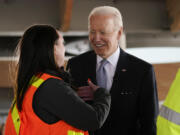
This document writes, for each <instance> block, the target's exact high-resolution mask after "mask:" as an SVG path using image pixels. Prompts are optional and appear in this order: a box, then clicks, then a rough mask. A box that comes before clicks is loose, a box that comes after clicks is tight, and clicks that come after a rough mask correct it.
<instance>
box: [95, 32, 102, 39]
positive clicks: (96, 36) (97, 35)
mask: <svg viewBox="0 0 180 135" xmlns="http://www.w3.org/2000/svg"><path fill="white" fill-rule="evenodd" d="M94 40H95V41H100V40H101V35H100V34H99V33H96V34H95V35H94Z"/></svg>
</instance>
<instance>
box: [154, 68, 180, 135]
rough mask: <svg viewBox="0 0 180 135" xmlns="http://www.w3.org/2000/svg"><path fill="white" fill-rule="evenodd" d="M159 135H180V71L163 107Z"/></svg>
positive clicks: (160, 115) (159, 117) (158, 128)
mask: <svg viewBox="0 0 180 135" xmlns="http://www.w3.org/2000/svg"><path fill="white" fill-rule="evenodd" d="M157 135H180V69H179V70H178V72H177V74H176V78H175V80H174V81H173V83H172V85H171V87H170V90H169V92H168V95H167V97H166V99H165V101H164V103H163V105H162V107H161V110H160V114H159V116H158V119H157Z"/></svg>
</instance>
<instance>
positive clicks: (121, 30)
mask: <svg viewBox="0 0 180 135" xmlns="http://www.w3.org/2000/svg"><path fill="white" fill-rule="evenodd" d="M122 33H123V27H121V28H120V29H119V31H118V37H117V38H118V40H120V38H121V36H122Z"/></svg>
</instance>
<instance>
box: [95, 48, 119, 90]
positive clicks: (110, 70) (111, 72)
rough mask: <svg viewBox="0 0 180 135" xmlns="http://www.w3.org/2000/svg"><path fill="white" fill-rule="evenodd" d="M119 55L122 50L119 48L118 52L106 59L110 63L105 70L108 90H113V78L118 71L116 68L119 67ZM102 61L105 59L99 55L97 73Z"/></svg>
mask: <svg viewBox="0 0 180 135" xmlns="http://www.w3.org/2000/svg"><path fill="white" fill-rule="evenodd" d="M119 55H120V48H119V47H118V48H117V49H116V51H115V52H114V53H113V54H112V55H111V56H109V57H108V58H107V59H106V60H107V61H108V63H107V64H106V65H105V67H104V68H105V70H106V74H107V84H106V89H107V90H110V89H111V86H112V83H113V77H114V74H115V71H116V66H117V63H118V59H119ZM102 59H103V58H102V57H100V56H99V55H97V63H96V73H97V70H98V69H99V67H100V64H101V60H102Z"/></svg>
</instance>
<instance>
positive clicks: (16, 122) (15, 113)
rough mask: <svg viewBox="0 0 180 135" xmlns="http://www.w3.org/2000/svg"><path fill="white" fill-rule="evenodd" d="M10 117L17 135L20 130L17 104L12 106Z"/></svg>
mask: <svg viewBox="0 0 180 135" xmlns="http://www.w3.org/2000/svg"><path fill="white" fill-rule="evenodd" d="M11 116H12V120H13V123H14V127H15V130H16V134H17V135H19V129H20V124H21V121H20V117H19V113H18V109H17V104H14V106H13V108H12V111H11Z"/></svg>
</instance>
